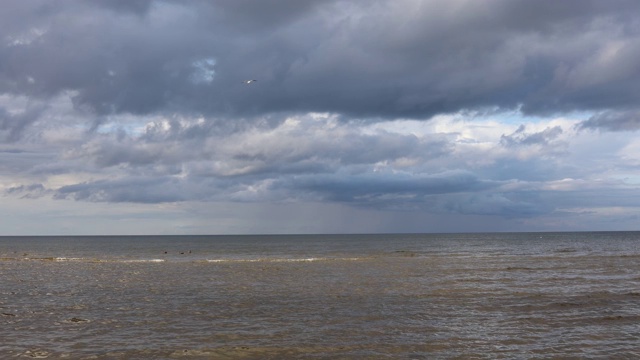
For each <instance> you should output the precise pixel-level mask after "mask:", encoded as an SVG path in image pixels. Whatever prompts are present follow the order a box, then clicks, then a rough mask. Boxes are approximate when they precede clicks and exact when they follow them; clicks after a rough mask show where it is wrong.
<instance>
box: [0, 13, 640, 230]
mask: <svg viewBox="0 0 640 360" xmlns="http://www.w3.org/2000/svg"><path fill="white" fill-rule="evenodd" d="M639 12H640V4H639V3H638V2H637V1H622V0H620V1H608V2H602V1H584V0H580V1H572V0H568V1H562V2H557V1H546V0H543V1H536V2H535V3H532V2H530V1H506V0H504V1H498V0H492V1H483V2H473V1H462V0H460V1H450V0H448V1H426V0H424V1H421V0H402V1H393V2H389V1H377V0H374V1H367V2H362V1H349V0H314V1H312V0H308V1H300V0H296V1H293V0H274V1H227V0H217V1H189V2H182V1H171V0H164V1H161V0H156V1H153V0H149V1H142V0H141V1H93V2H86V1H71V0H69V1H59V2H55V3H51V2H49V1H44V0H42V1H29V2H23V1H9V2H7V3H6V4H4V5H3V12H2V13H1V14H0V35H1V36H0V40H1V41H2V43H0V191H2V194H3V198H4V199H6V200H7V201H9V200H10V201H11V202H12V203H13V202H16V204H18V203H19V204H33V206H38V205H37V204H39V203H41V202H42V203H43V204H44V203H45V202H46V203H47V204H57V205H51V206H59V207H60V209H62V210H61V211H64V209H65V208H66V207H67V206H70V205H68V204H71V203H73V204H86V206H88V207H90V206H95V204H138V205H136V206H141V207H137V208H136V209H139V211H140V212H138V213H136V214H138V215H139V214H142V213H148V214H155V215H149V218H153V219H164V218H163V217H162V216H159V215H158V212H157V209H158V207H163V206H168V205H169V204H171V206H176V207H178V208H180V209H181V210H180V211H181V214H182V215H175V214H174V215H175V216H181V217H183V218H184V219H185V222H186V223H190V224H199V225H197V226H196V225H193V226H194V227H193V228H189V227H186V228H179V229H182V230H184V231H186V232H190V231H194V232H227V231H230V232H244V231H249V232H261V231H277V230H273V228H274V227H273V225H274V224H273V223H274V222H278V221H280V220H277V219H280V218H279V217H278V216H275V215H274V214H270V216H274V219H273V221H272V222H271V223H269V222H268V221H266V220H265V221H264V222H262V225H260V226H254V227H252V226H251V225H249V224H252V223H255V222H256V221H257V220H256V217H265V219H266V218H269V216H265V215H264V212H261V211H259V210H257V209H265V208H271V207H273V206H276V207H278V206H282V207H281V208H280V209H281V210H280V211H283V214H284V213H287V214H289V215H291V213H290V212H291V211H293V212H296V213H305V211H308V213H309V214H311V215H308V216H306V217H300V218H298V220H297V221H298V222H300V223H301V224H304V223H305V222H306V223H308V224H313V223H314V221H315V222H317V223H319V224H321V225H318V226H317V227H313V226H312V227H305V226H304V225H300V226H298V225H296V226H295V227H290V228H282V230H281V231H284V232H287V231H303V230H305V229H307V230H309V229H310V231H314V232H323V231H325V232H335V231H403V230H407V231H431V230H433V229H436V230H437V231H459V230H465V231H467V230H468V231H471V230H483V231H484V230H492V229H493V230H504V229H507V230H544V229H560V230H561V229H568V230H574V229H592V228H596V229H631V228H634V226H635V225H633V224H635V223H637V222H634V221H635V220H634V219H635V216H637V215H638V213H639V212H640V209H639V208H638V205H636V204H635V203H634V202H633V201H632V200H631V199H633V198H634V197H637V196H638V195H639V194H638V192H639V189H638V184H640V178H638V177H637V175H636V173H637V170H638V167H639V166H640V143H639V142H638V141H637V140H636V139H635V138H634V136H635V135H637V134H636V131H637V130H638V129H640V125H639V124H640V122H639V121H638V119H640V117H639V115H638V114H639V113H640V105H639V104H640V81H638V80H640V65H638V64H639V63H638V62H637V60H636V59H637V58H638V57H639V55H640V20H638V18H637V16H634V14H637V13H639ZM247 79H256V80H257V81H256V82H254V83H251V84H244V83H243V81H244V80H247ZM51 200H55V201H53V202H51ZM203 204H208V205H206V206H210V207H211V209H210V210H209V212H207V211H205V210H203V208H202V206H205V205H203ZM223 204H224V205H223ZM228 204H235V205H228ZM74 206H75V205H74ZM114 206H115V205H114ZM216 206H222V207H228V206H231V207H233V206H241V207H243V209H245V210H243V211H242V212H240V211H239V212H237V213H236V215H234V220H233V221H232V222H229V223H226V224H227V225H220V226H219V227H215V226H213V227H212V226H209V227H207V225H206V224H205V225H202V224H203V223H206V221H204V219H206V218H208V217H209V216H214V217H218V218H219V217H221V216H222V215H220V214H221V213H220V212H219V211H218V210H213V209H214V208H216ZM336 206H338V207H340V210H339V211H340V212H345V214H346V213H349V214H351V215H352V216H354V217H360V218H361V220H360V221H355V220H354V221H353V222H352V223H353V224H354V225H353V227H352V228H350V227H349V226H347V225H345V224H343V223H341V222H340V221H341V220H340V219H339V218H336V217H334V216H332V214H331V213H332V212H336V211H337V210H336ZM28 208H29V207H28V206H26V205H25V210H24V214H25V219H26V220H25V219H23V221H24V224H25V229H21V228H16V229H15V230H12V231H13V232H16V233H21V232H28V229H27V225H26V224H28V223H29V221H31V220H28V218H29V213H30V212H29V210H28ZM294 208H295V209H296V210H291V209H294ZM144 209H146V210H144ZM172 209H173V210H171V211H175V208H172ZM249 209H252V210H249ZM285 209H289V210H285ZM305 209H306V210H305ZM314 209H315V210H317V213H316V211H314ZM5 210H6V211H8V209H5ZM272 211H276V210H272ZM276 212H277V211H276ZM213 213H215V215H212V214H213ZM242 213H244V214H245V215H242ZM257 214H259V215H257ZM622 214H624V215H622ZM96 216H98V217H99V215H96ZM130 216H133V215H131V214H130ZM282 216H283V217H284V215H282ZM319 217H321V218H325V219H327V221H326V223H325V222H322V221H319V220H318V218H319ZM366 218H372V219H373V218H375V219H377V220H376V221H377V225H376V226H374V225H371V224H370V222H369V221H367V220H366ZM436 218H437V219H438V220H437V221H435V220H433V221H431V220H429V219H436ZM385 219H386V220H385ZM460 219H467V220H466V221H464V223H465V224H468V226H467V227H465V226H462V227H460V225H459V224H460ZM594 219H600V220H598V221H595V222H594ZM158 221H161V220H158ZM163 221H164V220H163ZM150 223H152V222H149V223H145V224H146V225H143V226H142V227H140V228H135V227H131V228H129V227H127V228H125V230H122V231H123V232H126V231H129V232H131V231H135V232H144V231H151V232H154V231H153V230H149V227H150V226H151V225H149V224H150ZM221 223H224V222H221ZM230 224H233V225H230ZM380 224H386V225H384V226H383V225H380ZM393 224H397V225H393ZM421 224H422V225H421ZM434 224H435V225H434ZM438 224H440V225H442V226H440V227H438V226H437V225H438ZM444 224H448V225H444ZM127 226H132V225H127ZM301 229H302V230H301ZM60 231H63V230H60ZM162 231H167V230H166V229H164V230H162ZM116 232H117V231H116Z"/></svg>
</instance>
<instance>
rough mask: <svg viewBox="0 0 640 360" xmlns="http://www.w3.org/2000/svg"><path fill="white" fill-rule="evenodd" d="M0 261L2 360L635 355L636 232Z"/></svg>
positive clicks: (111, 249) (112, 241) (45, 255)
mask: <svg viewBox="0 0 640 360" xmlns="http://www.w3.org/2000/svg"><path fill="white" fill-rule="evenodd" d="M187 249H188V250H187ZM165 251H166V254H165ZM189 251H191V252H189ZM0 258H1V259H0V358H3V359H4V358H49V359H59V358H69V359H76V358H78V359H80V358H92V359H218V358H249V359H253V358H255V359H265V358H267V359H268V358H272V359H282V358H344V359H353V358H356V359H357V358H362V359H368V358H406V359H423V358H429V359H433V358H465V359H466V358H509V359H512V358H528V359H531V358H540V359H542V358H545V359H546V358H576V359H577V358H611V357H614V358H616V357H617V358H638V357H640V261H639V260H640V233H561V234H467V235H411V236H407V235H376V236H313V237H304V236H297V237H295V236H289V237H275V236H274V237H225V238H220V237H198V238H192V237H188V238H170V237H166V238H161V239H158V238H154V237H145V238H135V239H134V238H2V239H1V240H0Z"/></svg>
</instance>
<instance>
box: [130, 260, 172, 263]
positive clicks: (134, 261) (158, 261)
mask: <svg viewBox="0 0 640 360" xmlns="http://www.w3.org/2000/svg"><path fill="white" fill-rule="evenodd" d="M165 261H166V260H165V259H131V260H122V261H121V262H123V263H160V262H165Z"/></svg>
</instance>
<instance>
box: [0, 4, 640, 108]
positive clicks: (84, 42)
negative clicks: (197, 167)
mask: <svg viewBox="0 0 640 360" xmlns="http://www.w3.org/2000/svg"><path fill="white" fill-rule="evenodd" d="M637 13H640V3H638V2H637V1H624V0H614V1H606V2H604V1H595V0H594V1H587V0H580V1H578V0H575V1H573V0H567V1H561V2H558V1H551V0H542V1H535V2H531V1H524V0H523V1H507V0H494V1H482V2H461V1H449V0H447V1H366V2H363V1H348V0H342V1H338V0H335V1H329V0H325V1H320V0H316V1H311V0H307V1H304V0H297V1H293V0H280V1H235V0H219V1H189V2H179V1H168V0H167V1H160V0H158V1H98V2H86V1H58V2H49V1H29V2H21V1H20V2H18V1H14V2H9V3H5V4H3V14H2V15H0V19H1V20H2V22H3V24H2V25H0V31H1V32H2V34H1V35H2V40H3V43H2V46H1V47H0V64H1V65H2V66H1V67H0V69H1V70H0V91H1V92H7V93H14V94H27V95H29V96H39V97H48V96H52V95H55V94H59V93H60V92H63V91H71V92H72V94H73V96H74V101H75V104H76V105H77V106H78V107H84V108H88V109H91V110H93V111H95V112H97V113H99V114H114V113H123V112H129V113H135V114H147V113H152V112H159V111H160V112H169V113H173V112H176V111H179V112H193V113H202V114H207V115H214V114H218V115H221V116H229V115H233V116H238V115H243V116H249V117H250V116H253V115H259V114H267V113H273V112H281V111H301V112H307V111H327V112H334V113H340V114H345V115H347V116H355V117H371V118H377V117H382V118H394V117H417V118H424V117H430V116H431V115H434V114H437V113H442V112H455V111H458V110H460V109H472V108H481V107H496V106H497V107H500V108H511V109H513V108H520V109H522V111H524V112H526V113H548V112H557V111H570V110H583V109H590V110H606V109H613V108H617V107H632V108H635V107H637V106H638V105H637V104H638V103H639V100H640V98H639V97H638V94H640V82H639V81H636V80H637V78H638V76H639V75H640V66H639V65H638V62H637V61H636V59H637V58H638V57H639V56H640V22H639V20H638V19H637V17H636V16H634V14H637ZM247 78H255V79H257V80H259V81H258V82H257V83H254V84H251V86H246V85H243V84H241V81H242V80H244V79H247Z"/></svg>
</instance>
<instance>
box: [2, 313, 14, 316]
mask: <svg viewBox="0 0 640 360" xmlns="http://www.w3.org/2000/svg"><path fill="white" fill-rule="evenodd" d="M2 316H16V314H11V313H2Z"/></svg>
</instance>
